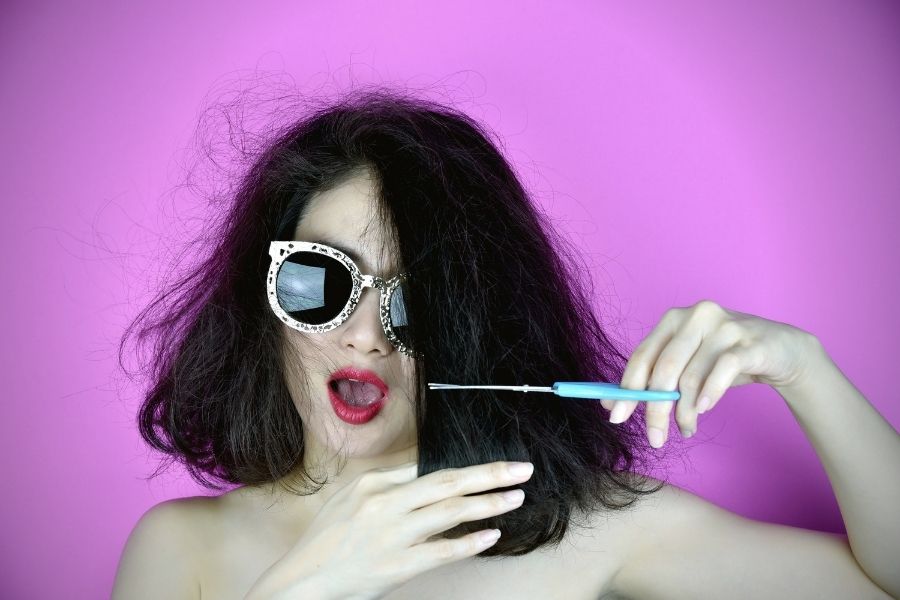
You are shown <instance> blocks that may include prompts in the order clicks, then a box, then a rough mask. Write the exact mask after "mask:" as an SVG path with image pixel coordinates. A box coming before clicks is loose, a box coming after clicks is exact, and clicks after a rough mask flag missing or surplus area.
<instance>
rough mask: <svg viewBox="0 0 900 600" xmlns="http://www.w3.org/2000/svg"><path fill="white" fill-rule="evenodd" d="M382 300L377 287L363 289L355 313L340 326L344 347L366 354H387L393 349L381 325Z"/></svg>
mask: <svg viewBox="0 0 900 600" xmlns="http://www.w3.org/2000/svg"><path fill="white" fill-rule="evenodd" d="M380 300H381V297H380V293H379V291H378V289H377V288H371V287H367V288H364V289H363V291H362V295H361V296H360V298H359V302H357V304H356V308H355V309H354V311H353V314H351V315H350V318H349V319H347V320H346V321H345V322H344V324H343V325H342V326H341V327H340V328H339V331H340V332H341V333H340V343H341V344H342V345H343V346H344V347H346V348H353V349H355V350H356V351H357V352H359V353H361V354H366V355H367V354H369V353H370V352H379V353H381V354H383V355H387V354H388V353H390V352H391V351H392V350H393V346H392V345H391V342H390V340H388V339H387V336H386V335H385V334H384V328H383V327H382V326H381V317H380Z"/></svg>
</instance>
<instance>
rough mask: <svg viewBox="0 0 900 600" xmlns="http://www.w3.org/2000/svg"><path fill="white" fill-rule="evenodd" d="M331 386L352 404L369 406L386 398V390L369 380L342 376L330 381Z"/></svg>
mask: <svg viewBox="0 0 900 600" xmlns="http://www.w3.org/2000/svg"><path fill="white" fill-rule="evenodd" d="M328 385H329V387H330V388H331V389H332V390H333V391H334V393H335V394H337V395H338V396H340V398H341V400H343V401H344V402H345V403H347V404H349V405H350V406H354V407H357V408H368V407H370V406H373V405H375V404H377V403H378V402H380V401H381V400H383V399H384V396H385V394H384V392H383V391H382V390H381V389H380V388H379V387H378V386H376V385H374V384H372V383H369V382H368V381H360V380H358V379H351V378H340V379H332V380H331V381H329V382H328Z"/></svg>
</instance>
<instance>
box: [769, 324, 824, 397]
mask: <svg viewBox="0 0 900 600" xmlns="http://www.w3.org/2000/svg"><path fill="white" fill-rule="evenodd" d="M802 346H803V350H802V357H803V360H802V365H803V366H802V367H801V369H800V370H799V372H798V373H797V376H796V377H795V378H794V379H793V380H792V381H791V382H790V383H788V384H786V385H781V386H774V387H775V391H777V392H778V393H779V394H780V395H781V397H782V398H784V399H785V400H786V401H787V402H788V403H791V402H798V401H803V400H804V399H806V398H813V397H815V396H816V395H819V393H820V390H821V389H822V387H821V386H822V385H823V383H825V380H826V379H827V376H828V375H829V373H830V371H831V370H832V369H834V368H836V367H835V365H834V363H833V362H832V360H831V357H830V356H828V353H827V352H826V351H825V347H824V346H823V345H822V342H821V341H820V340H819V338H817V337H816V336H814V335H812V334H811V333H806V336H805V337H804V342H803V344H802Z"/></svg>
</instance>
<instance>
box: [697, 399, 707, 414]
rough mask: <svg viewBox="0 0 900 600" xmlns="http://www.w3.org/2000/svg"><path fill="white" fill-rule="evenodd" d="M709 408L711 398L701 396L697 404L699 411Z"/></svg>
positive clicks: (702, 411)
mask: <svg viewBox="0 0 900 600" xmlns="http://www.w3.org/2000/svg"><path fill="white" fill-rule="evenodd" d="M707 408H709V398H707V397H706V396H703V397H702V398H700V402H699V403H698V404H697V412H698V413H704V412H706V409H707Z"/></svg>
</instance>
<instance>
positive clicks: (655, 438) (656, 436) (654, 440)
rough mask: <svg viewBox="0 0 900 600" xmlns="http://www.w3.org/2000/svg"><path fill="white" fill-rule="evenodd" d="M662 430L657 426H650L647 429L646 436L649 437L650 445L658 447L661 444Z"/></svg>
mask: <svg viewBox="0 0 900 600" xmlns="http://www.w3.org/2000/svg"><path fill="white" fill-rule="evenodd" d="M663 435H664V433H663V430H662V429H659V428H657V427H651V428H650V429H648V430H647V437H648V438H650V445H651V446H653V447H654V448H659V447H660V446H662V445H663Z"/></svg>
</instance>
